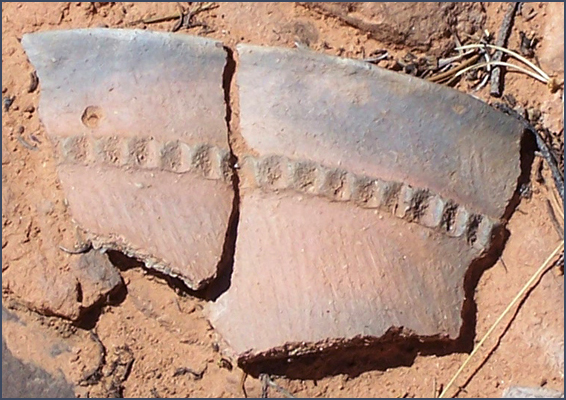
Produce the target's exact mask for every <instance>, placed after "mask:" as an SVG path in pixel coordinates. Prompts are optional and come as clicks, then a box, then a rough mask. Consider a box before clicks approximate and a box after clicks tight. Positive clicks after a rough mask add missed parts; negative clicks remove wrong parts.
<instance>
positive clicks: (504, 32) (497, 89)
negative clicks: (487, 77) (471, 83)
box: [490, 2, 519, 97]
mask: <svg viewBox="0 0 566 400" xmlns="http://www.w3.org/2000/svg"><path fill="white" fill-rule="evenodd" d="M518 5H519V3H516V2H513V3H511V4H510V5H509V9H508V10H507V13H506V14H505V17H504V18H503V22H502V23H501V28H500V29H499V34H498V35H497V39H496V41H495V44H496V45H497V46H500V47H505V45H506V44H507V39H508V38H509V34H510V33H511V26H512V25H513V17H515V12H516V11H517V6H518ZM502 58H503V53H502V52H501V51H498V52H496V53H495V54H494V55H493V61H501V60H502ZM490 94H491V95H492V96H494V97H500V96H501V68H499V67H498V66H496V67H495V68H494V69H493V71H492V72H491V90H490Z"/></svg>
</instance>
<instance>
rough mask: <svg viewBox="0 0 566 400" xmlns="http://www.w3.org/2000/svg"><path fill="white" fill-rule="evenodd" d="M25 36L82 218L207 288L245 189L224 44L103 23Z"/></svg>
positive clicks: (113, 240) (96, 232) (111, 242)
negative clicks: (236, 154) (234, 175)
mask: <svg viewBox="0 0 566 400" xmlns="http://www.w3.org/2000/svg"><path fill="white" fill-rule="evenodd" d="M22 44H23V46H24V48H25V49H26V53H27V54H28V56H29V58H30V60H31V62H32V63H33V64H34V66H35V67H36V68H37V70H38V77H39V79H40V83H41V101H40V106H39V113H40V117H41V121H42V123H43V124H44V125H45V127H46V129H47V132H48V133H49V135H50V137H51V139H52V141H53V142H54V143H55V145H56V147H58V150H59V154H60V158H59V161H60V164H61V165H60V166H59V178H60V180H61V183H62V185H63V189H64V190H65V192H66V195H67V200H68V202H69V207H70V211H71V214H72V216H73V218H74V219H75V221H76V222H77V223H78V225H79V226H80V227H81V228H82V229H84V230H86V231H87V232H88V236H90V239H91V240H92V241H94V242H95V246H96V247H101V246H104V247H109V248H113V249H117V250H121V251H123V252H125V253H127V254H129V255H131V256H135V257H138V258H140V259H143V260H144V261H145V263H146V265H147V266H148V267H150V268H155V269H158V270H161V271H165V272H167V273H169V274H170V275H173V276H179V277H180V278H181V279H183V280H184V282H185V283H186V284H187V286H189V287H190V288H192V289H200V288H202V287H203V286H204V284H205V283H206V282H208V281H209V280H211V279H212V278H213V277H214V276H216V274H217V268H218V266H219V264H220V261H221V259H222V255H223V247H224V240H225V237H226V232H227V230H228V224H229V219H230V214H231V212H232V201H233V197H234V194H233V191H232V184H231V181H230V170H229V168H230V167H229V165H227V164H228V163H229V149H228V137H227V127H226V125H225V110H226V106H225V105H224V92H223V88H222V77H223V74H224V65H225V64H226V52H225V51H224V50H223V49H222V46H221V45H220V43H219V42H216V41H212V40H206V39H203V38H198V37H196V38H195V37H189V36H179V35H171V34H163V33H157V32H146V31H142V30H108V29H95V30H78V31H51V32H46V33H41V34H32V35H26V36H24V38H23V41H22ZM203 178H204V179H203Z"/></svg>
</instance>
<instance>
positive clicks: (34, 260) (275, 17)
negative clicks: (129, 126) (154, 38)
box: [2, 3, 564, 397]
mask: <svg viewBox="0 0 566 400" xmlns="http://www.w3.org/2000/svg"><path fill="white" fill-rule="evenodd" d="M185 4H186V3H185ZM557 4H558V6H556V5H551V4H550V3H527V4H525V5H524V7H523V9H522V10H521V12H520V13H519V14H517V15H516V16H515V19H514V20H515V23H514V25H513V29H512V33H511V36H510V39H509V44H508V47H509V48H511V49H518V48H519V47H520V40H521V37H520V32H525V34H526V35H527V36H529V37H530V36H531V35H533V34H534V35H535V37H536V38H538V42H539V43H538V44H537V46H535V49H534V55H535V57H538V58H539V59H540V61H541V66H542V68H543V69H545V70H546V72H547V73H548V74H549V75H551V76H552V75H555V76H556V77H557V78H558V80H563V74H564V66H563V47H564V44H563V40H564V39H563V35H564V33H563V18H564V17H563V15H564V11H563V10H564V5H563V3H557ZM217 6H218V7H216V8H213V9H210V10H207V11H204V12H202V13H199V14H198V15H196V16H195V21H196V22H199V23H200V24H196V25H201V26H196V27H193V28H190V29H181V30H180V32H179V33H180V34H187V33H188V34H193V35H200V36H205V37H210V38H216V39H220V40H222V41H224V42H225V43H226V44H227V45H229V46H233V45H234V44H236V43H239V42H245V43H254V44H260V45H265V46H284V47H295V46H298V47H310V48H311V49H312V50H314V51H319V52H324V53H327V54H332V55H340V56H342V57H351V58H356V59H362V58H366V57H371V56H372V54H375V51H377V50H380V49H387V50H388V51H389V54H390V60H384V61H383V62H382V63H380V64H379V65H380V66H383V67H393V66H394V64H395V62H394V61H393V60H400V59H403V57H405V56H406V54H407V52H408V51H412V52H413V53H414V54H415V55H416V56H422V55H428V54H435V55H437V56H438V55H441V53H442V52H443V51H445V50H446V46H449V45H448V44H447V43H449V42H450V41H451V40H452V39H450V40H447V36H446V33H445V32H438V35H436V36H435V35H431V34H427V33H426V32H428V31H427V29H429V30H430V29H433V31H434V28H435V25H434V23H433V22H430V23H429V25H428V26H419V29H421V28H422V29H423V30H424V32H425V33H423V35H425V36H426V37H430V38H431V43H429V44H425V45H423V46H418V45H416V44H415V43H416V42H415V43H412V42H411V43H412V44H410V45H407V44H406V43H408V42H407V41H409V40H416V41H417V42H418V40H419V38H416V39H414V38H408V37H404V36H403V35H401V36H399V35H398V32H404V31H406V30H407V29H411V24H412V23H413V22H412V21H413V20H411V19H403V18H401V17H399V18H390V20H391V21H392V23H393V24H398V25H399V26H398V27H397V28H398V29H397V31H395V30H391V31H390V34H389V36H388V35H387V34H384V35H381V36H379V35H376V34H371V32H369V33H368V31H364V30H363V29H359V28H356V27H353V26H351V24H348V23H347V21H345V20H344V18H337V17H333V16H329V15H322V14H321V13H320V12H319V11H317V10H315V9H314V7H312V6H305V5H300V4H296V3H243V4H239V3H217ZM193 7H194V5H193ZM477 7H478V8H470V9H469V10H468V11H469V12H470V13H472V12H473V13H476V14H477V16H476V17H474V18H468V19H464V20H462V19H460V20H457V21H454V25H453V26H452V28H454V29H462V30H463V31H464V32H462V31H461V32H460V36H461V37H460V39H461V40H462V41H463V42H470V40H465V37H466V35H467V34H469V35H471V36H473V35H475V34H477V31H476V32H474V29H473V27H472V28H470V27H469V25H470V24H471V25H474V24H475V25H477V24H481V25H482V26H481V30H483V29H487V30H488V31H489V32H492V33H494V34H497V32H498V30H499V27H500V25H501V21H502V19H503V16H504V14H505V12H506V11H507V9H508V5H507V4H506V3H483V5H481V6H480V5H479V3H478V6H477ZM557 7H559V8H557ZM560 7H561V8H560ZM349 11H351V10H349V9H348V7H347V6H346V9H345V12H349ZM354 11H355V12H357V13H358V14H360V13H362V11H363V10H357V11H356V10H354ZM425 11H426V10H425V9H423V10H422V12H423V13H424V12H425ZM176 12H178V6H177V4H176V3H2V22H3V24H2V96H3V99H8V98H12V96H13V103H12V104H11V105H10V107H6V101H4V104H3V105H4V108H3V111H2V303H3V306H4V307H6V308H7V309H9V310H10V313H12V315H13V317H11V318H6V319H5V318H4V316H3V323H2V334H3V336H4V338H5V340H6V345H7V347H8V348H9V349H10V351H11V352H12V354H14V355H15V356H16V357H17V358H19V359H22V360H24V361H26V362H30V363H34V364H37V365H40V366H42V368H44V369H45V370H46V371H48V372H49V373H51V374H52V375H56V376H62V377H64V378H65V379H67V380H68V381H69V382H70V383H72V384H74V385H76V389H75V392H76V394H77V395H78V396H80V397H89V396H90V397H98V396H124V397H242V396H244V390H243V388H245V392H246V393H247V395H248V396H250V397H259V396H260V395H261V392H262V383H261V382H260V380H259V379H256V378H253V377H251V376H249V377H247V379H245V381H244V380H243V377H244V375H243V372H242V371H241V370H240V369H239V368H238V367H237V365H236V362H235V360H233V359H231V357H230V356H229V353H228V352H226V349H225V348H224V346H223V344H222V341H221V338H219V337H217V335H216V333H215V332H214V330H213V329H212V327H211V326H210V324H209V323H208V322H207V320H206V318H205V316H204V314H203V311H202V310H203V308H204V307H205V305H206V301H205V300H202V299H200V298H198V297H194V296H191V295H190V294H189V293H187V292H185V291H183V290H182V288H180V287H178V286H177V285H176V284H175V283H174V282H172V281H171V280H167V279H164V278H163V277H161V276H157V275H155V274H150V273H148V272H147V271H145V270H144V269H143V268H141V267H139V265H137V264H136V263H135V262H129V265H125V264H124V262H121V263H120V265H121V270H120V273H121V276H122V279H123V281H124V283H125V287H124V288H123V290H121V291H119V292H117V293H113V294H112V295H111V296H108V297H107V298H104V299H102V300H100V301H98V300H97V301H98V302H97V303H96V304H95V306H94V307H93V308H92V310H91V311H90V312H85V311H84V309H83V307H82V305H81V302H80V301H79V299H77V294H76V277H75V275H73V274H74V272H73V269H72V268H71V264H72V262H73V257H76V256H73V255H69V254H66V253H64V252H61V251H60V250H59V249H58V246H59V245H60V244H62V245H64V246H66V247H68V248H71V247H73V245H74V242H75V236H74V234H75V228H74V225H73V222H72V220H71V217H70V215H69V213H68V211H67V209H66V205H65V204H66V203H65V199H64V197H65V196H64V193H63V191H62V190H61V186H60V184H59V183H58V179H57V174H56V169H55V167H56V164H55V160H54V155H53V149H52V147H51V144H50V143H49V141H48V140H47V137H46V132H45V130H44V128H43V127H42V125H41V123H40V121H39V118H38V113H37V108H38V101H39V96H40V93H41V85H40V86H39V89H38V90H31V89H33V88H30V79H31V78H30V73H32V72H33V68H32V66H31V65H30V63H29V62H28V60H27V58H26V56H25V53H24V51H23V49H22V46H21V45H20V43H19V40H20V39H21V36H22V34H24V33H29V32H36V31H44V30H51V29H70V28H86V27H110V28H146V29H152V30H160V31H167V30H170V29H171V27H172V26H173V25H174V24H175V21H174V20H172V21H166V22H162V23H155V24H153V23H152V24H144V23H140V22H137V23H136V21H138V20H140V19H142V18H147V17H154V16H163V15H170V14H175V13H176ZM354 14H355V13H354ZM362 14H363V13H362ZM417 14H418V12H417ZM364 15H365V16H367V14H364ZM470 15H471V14H470ZM397 16H399V15H397ZM560 18H562V23H559V22H556V21H557V19H558V21H560ZM447 21H450V20H449V19H447ZM403 24H406V25H403ZM407 24H408V25H407ZM202 25H204V26H202ZM425 25H426V24H425ZM553 27H555V28H553ZM556 27H557V28H556ZM436 29H441V27H440V26H437V28H436ZM442 29H446V28H445V27H444V28H442ZM481 30H480V32H481ZM396 32H397V33H396ZM427 35H428V36H427ZM399 37H400V39H399ZM449 38H451V36H449ZM404 41H405V42H404ZM560 51H562V54H561V55H560ZM456 88H457V89H458V90H461V91H464V92H468V93H471V92H472V83H470V82H468V81H466V80H462V81H461V82H459V83H458V84H457V86H456ZM503 94H504V95H505V97H504V99H503V100H500V99H494V98H492V97H490V96H489V85H488V86H487V87H484V88H483V89H481V90H480V91H478V92H476V93H473V95H474V96H476V97H478V98H480V99H482V100H484V101H487V102H489V103H492V102H494V101H504V102H507V103H514V104H511V105H512V106H521V107H523V108H524V109H528V113H529V115H530V116H532V115H535V114H536V113H540V115H541V118H540V120H539V126H542V127H545V128H547V129H549V131H550V132H552V133H553V135H551V137H549V141H550V142H551V143H552V145H553V147H554V148H556V149H558V152H559V153H561V154H562V156H561V157H562V160H563V137H564V136H563V135H564V133H563V119H562V118H563V117H562V115H563V103H562V90H558V91H557V92H555V93H551V91H550V90H549V89H548V88H547V87H546V86H545V85H544V84H542V83H540V82H538V81H535V80H534V79H532V78H530V77H528V76H525V75H522V74H518V73H507V74H506V76H505V85H504V92H503ZM30 143H31V145H30ZM562 162H563V161H562ZM540 165H541V164H540V159H539V157H536V158H535V163H534V165H533V172H532V176H533V179H532V182H531V184H530V186H529V187H525V190H524V196H523V198H522V200H521V203H520V204H519V206H518V208H517V210H516V211H515V213H514V214H513V216H512V218H511V220H510V221H509V223H508V230H509V233H510V235H509V240H508V242H507V244H506V247H505V249H504V251H503V255H502V257H501V258H500V260H499V261H498V262H497V263H496V264H495V265H494V266H493V267H492V268H491V269H489V270H488V271H486V272H485V273H484V274H483V275H482V277H481V279H480V281H479V284H478V286H477V290H476V296H475V300H476V305H477V326H476V337H475V339H474V340H475V343H477V342H478V341H479V340H480V339H481V337H482V336H483V335H484V334H485V332H486V331H487V330H488V329H489V327H490V326H491V324H492V323H493V322H494V321H495V320H496V319H497V317H498V316H499V315H500V313H501V312H502V311H503V310H504V309H505V307H506V306H507V304H508V303H509V302H510V301H511V299H512V298H513V297H514V296H515V294H516V293H517V292H518V291H519V290H520V288H521V287H522V286H523V285H524V284H525V282H526V281H527V280H528V279H529V277H530V276H531V275H532V274H533V272H534V271H535V270H536V269H537V268H538V267H539V266H540V265H541V263H542V262H543V261H544V260H545V259H546V258H547V257H548V255H549V254H550V253H551V252H552V250H553V249H554V248H555V247H556V246H557V244H558V243H559V242H560V241H561V240H563V233H564V227H563V223H562V222H561V221H562V218H560V216H561V213H563V208H562V207H561V206H558V207H557V204H558V203H557V202H556V201H554V200H553V199H554V198H555V197H556V196H555V195H554V194H553V190H554V189H553V184H552V181H551V179H550V178H549V174H548V171H547V168H546V166H545V165H544V163H543V164H542V167H540V169H541V170H542V177H543V179H538V178H537V176H538V172H537V170H538V169H539V168H537V166H540ZM562 165H563V164H562ZM553 215H555V216H558V218H555V217H553ZM115 258H119V255H115ZM71 320H74V321H75V322H70V321H71ZM467 356H468V354H466V353H455V354H448V355H442V356H440V355H426V356H425V355H422V356H418V357H417V358H416V359H415V361H414V362H412V363H411V365H406V366H400V367H397V368H391V369H387V370H383V371H381V370H374V371H368V372H364V373H362V374H361V375H358V376H347V375H340V376H331V377H327V378H324V379H321V380H318V381H312V380H289V379H286V378H284V377H274V378H273V379H274V381H275V382H276V384H277V385H279V386H280V387H282V388H284V389H286V390H287V391H289V392H290V393H292V394H293V395H294V396H297V397H432V396H435V395H438V393H439V392H440V390H441V389H442V387H443V385H446V384H447V383H448V381H449V380H450V378H451V377H452V376H453V374H454V373H455V372H456V370H457V369H458V367H459V366H460V365H461V364H462V362H463V361H464V360H465V359H466V358H467ZM510 385H523V386H544V387H547V388H551V389H557V390H561V391H563V388H564V277H563V274H562V273H561V272H560V271H558V270H557V269H556V268H555V269H552V270H550V271H549V272H548V273H546V274H545V275H544V276H543V278H542V279H541V280H540V282H539V283H538V284H537V285H536V286H535V287H534V289H533V290H531V291H530V292H529V293H528V296H527V298H526V300H524V301H523V302H521V303H520V306H519V307H518V308H517V307H516V308H515V309H514V310H513V311H512V312H511V313H510V314H509V315H508V316H507V317H506V318H504V319H503V321H502V323H501V324H500V325H499V326H498V328H497V329H496V330H495V331H494V333H493V335H492V336H491V337H490V339H488V340H487V342H486V343H485V345H484V347H483V348H482V349H481V350H480V351H479V353H478V354H477V356H476V357H475V358H474V359H473V360H472V361H471V363H470V364H469V366H468V367H467V368H466V369H465V370H464V371H463V373H462V375H461V376H460V377H459V378H458V380H457V381H456V385H455V386H454V387H453V388H452V390H450V392H449V393H448V394H447V395H448V396H456V397H493V396H494V397H499V396H501V393H502V391H503V390H504V389H505V388H507V387H509V386H510ZM268 394H269V397H281V396H282V393H280V392H278V391H277V390H275V389H274V388H271V389H270V390H269V393H268Z"/></svg>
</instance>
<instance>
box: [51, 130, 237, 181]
mask: <svg viewBox="0 0 566 400" xmlns="http://www.w3.org/2000/svg"><path fill="white" fill-rule="evenodd" d="M57 141H58V143H57V147H58V150H59V154H60V155H61V162H62V163H70V164H75V163H78V164H104V165H112V166H116V167H128V166H130V167H137V168H142V169H151V168H157V169H160V170H163V171H169V172H176V173H185V172H193V173H196V174H199V175H201V176H202V177H204V178H207V179H219V180H222V181H225V182H230V179H231V177H232V167H231V161H230V151H229V150H228V149H221V148H218V147H214V146H211V145H209V144H196V145H189V144H187V143H183V142H181V141H180V140H175V141H166V142H163V141H158V140H155V139H152V138H138V137H123V136H106V137H94V136H85V135H77V136H70V137H66V138H58V139H57Z"/></svg>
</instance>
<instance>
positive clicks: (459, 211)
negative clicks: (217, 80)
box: [240, 155, 497, 249]
mask: <svg viewBox="0 0 566 400" xmlns="http://www.w3.org/2000/svg"><path fill="white" fill-rule="evenodd" d="M240 181H241V183H242V187H243V188H246V187H247V188H261V189H262V190H266V191H278V190H292V191H296V192H302V193H306V194H309V195H312V196H320V197H324V198H326V199H328V200H330V201H334V202H353V203H355V204H356V205H358V206H359V207H362V208H368V209H378V210H381V211H384V212H387V213H390V214H393V215H394V216H396V217H398V218H401V219H403V220H405V221H408V222H414V223H417V224H419V225H422V226H426V227H428V228H432V229H435V230H438V231H440V232H442V233H445V234H447V235H448V236H451V237H462V236H464V237H465V238H466V240H467V242H468V243H469V244H470V245H472V246H474V247H475V248H478V249H484V248H485V247H486V246H487V245H488V244H489V241H490V238H491V234H492V231H493V228H494V227H495V226H496V224H497V223H496V221H493V220H492V219H491V218H489V217H487V216H483V215H480V214H476V213H473V212H472V211H470V210H468V209H467V208H466V207H464V206H462V205H458V204H456V203H455V202H454V201H452V200H451V199H446V198H443V197H442V196H440V195H438V194H434V193H431V192H430V191H429V190H427V189H423V188H415V187H412V186H410V185H407V184H404V183H401V182H388V181H384V180H381V179H377V178H373V177H368V176H360V175H356V174H353V173H351V172H348V171H345V170H342V169H338V168H330V167H328V166H324V165H320V164H316V163H313V162H310V161H304V160H292V159H289V158H287V157H283V156H277V155H270V156H265V157H252V156H246V157H244V158H243V160H242V162H241V173H240Z"/></svg>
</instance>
